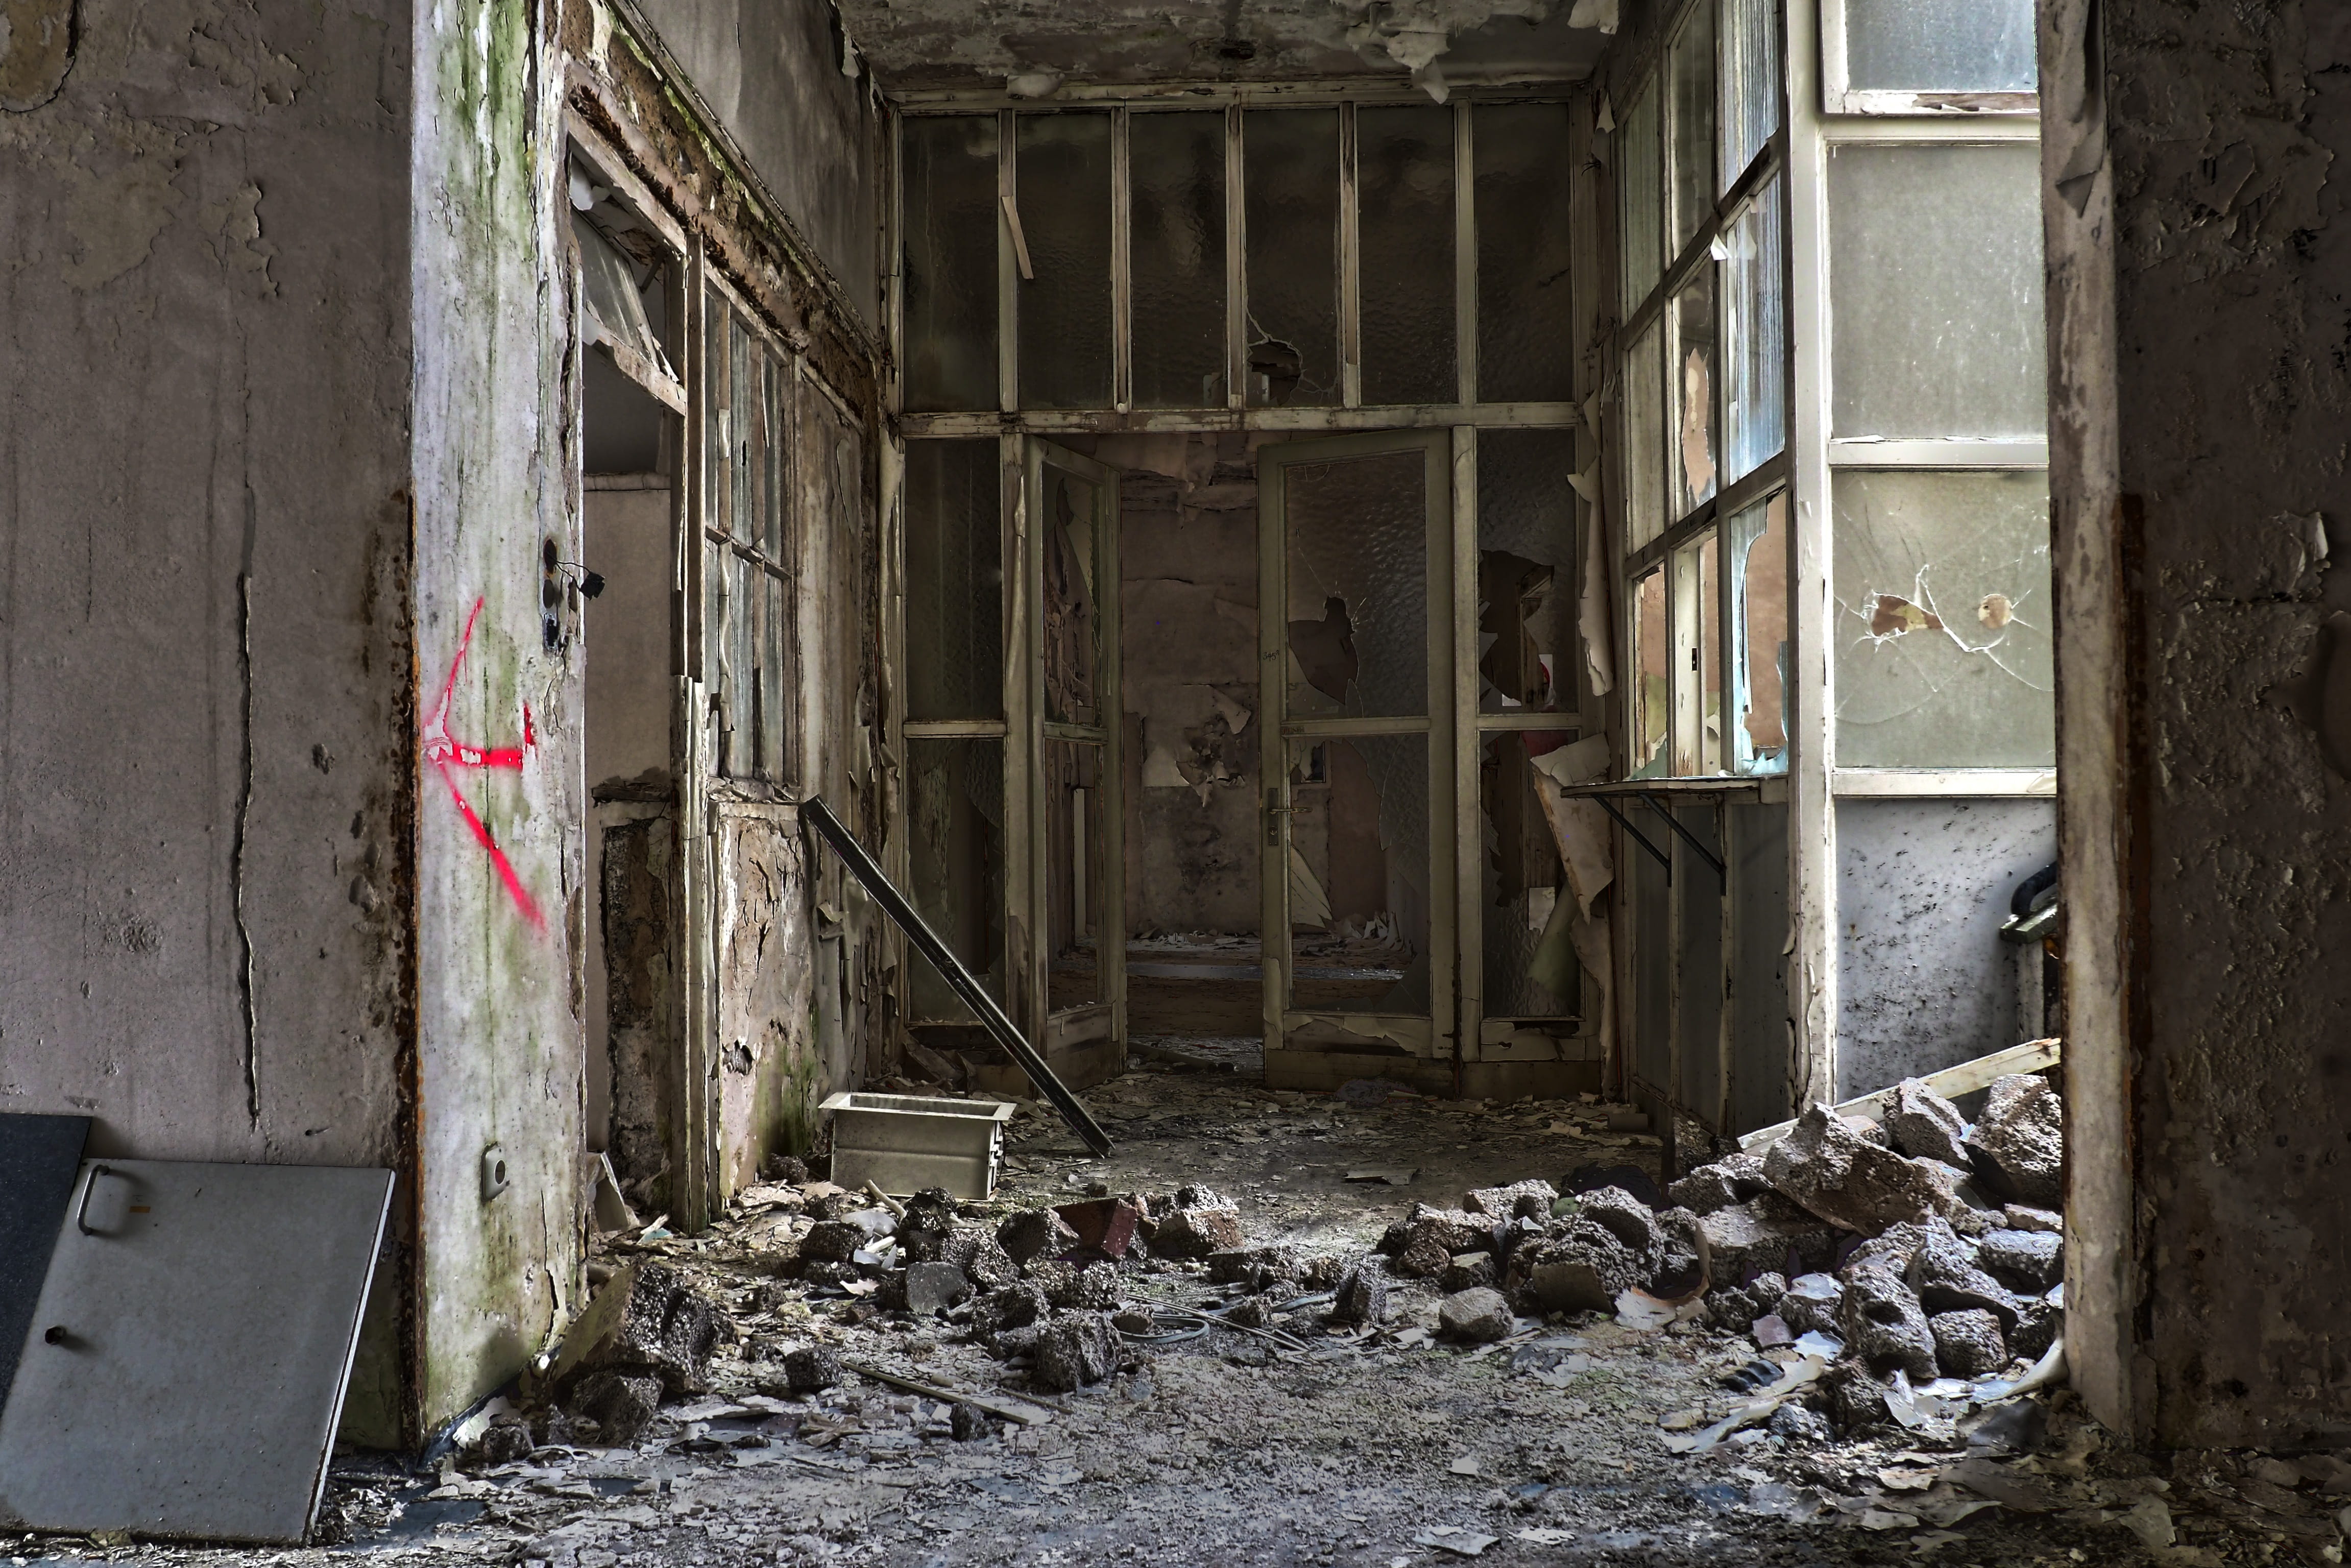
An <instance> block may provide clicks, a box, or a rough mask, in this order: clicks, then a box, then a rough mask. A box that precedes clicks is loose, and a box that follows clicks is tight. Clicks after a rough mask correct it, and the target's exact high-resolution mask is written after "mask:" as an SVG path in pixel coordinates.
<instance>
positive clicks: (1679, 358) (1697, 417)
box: [1666, 267, 1717, 521]
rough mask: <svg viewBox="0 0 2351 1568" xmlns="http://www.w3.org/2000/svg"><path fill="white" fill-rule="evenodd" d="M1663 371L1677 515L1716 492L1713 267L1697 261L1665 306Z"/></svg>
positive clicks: (1671, 491)
mask: <svg viewBox="0 0 2351 1568" xmlns="http://www.w3.org/2000/svg"><path fill="white" fill-rule="evenodd" d="M1666 325H1667V329H1668V332H1669V336H1668V337H1667V340H1666V366H1667V370H1666V374H1667V376H1668V377H1669V378H1670V379H1671V382H1672V387H1671V392H1672V394H1673V410H1674V424H1673V434H1672V436H1671V443H1670V446H1669V449H1668V451H1667V467H1668V469H1669V470H1670V472H1671V476H1672V477H1671V479H1670V481H1669V483H1668V485H1667V493H1668V494H1669V496H1670V497H1672V502H1673V505H1672V509H1671V515H1672V516H1673V517H1674V518H1675V519H1676V520H1677V521H1678V520H1679V519H1681V518H1682V517H1687V516H1688V515H1689V513H1690V512H1691V511H1692V510H1694V509H1695V508H1696V507H1698V505H1699V504H1700V503H1701V502H1704V501H1707V500H1709V499H1711V498H1712V497H1713V496H1714V490H1715V479H1716V476H1717V465H1716V463H1715V445H1714V429H1715V426H1714V378H1715V351H1714V269H1713V268H1712V267H1699V268H1698V271H1697V272H1695V273H1694V274H1692V275H1691V277H1690V280H1689V282H1687V283H1686V284H1684V285H1683V286H1682V291H1681V292H1680V293H1679V294H1677V295H1675V296H1674V298H1673V300H1672V302H1671V303H1670V304H1668V305H1667V308H1666Z"/></svg>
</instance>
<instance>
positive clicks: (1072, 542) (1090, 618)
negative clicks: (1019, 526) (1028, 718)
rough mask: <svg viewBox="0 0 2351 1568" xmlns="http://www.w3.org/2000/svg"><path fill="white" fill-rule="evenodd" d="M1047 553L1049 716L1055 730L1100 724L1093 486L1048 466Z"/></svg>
mask: <svg viewBox="0 0 2351 1568" xmlns="http://www.w3.org/2000/svg"><path fill="white" fill-rule="evenodd" d="M1044 473H1045V495H1044V509H1045V515H1044V517H1042V518H1041V519H1040V521H1041V523H1042V527H1041V528H1039V530H1038V544H1039V548H1040V549H1042V550H1043V551H1044V561H1043V566H1044V577H1045V596H1044V606H1043V609H1044V639H1045V716H1046V717H1047V718H1049V719H1050V720H1051V721H1052V722H1054V723H1056V724H1100V723H1101V722H1102V709H1101V706H1100V700H1101V699H1100V694H1099V692H1098V689H1097V687H1098V685H1099V661H1100V659H1101V656H1102V650H1101V643H1102V621H1101V614H1100V606H1099V605H1098V603H1097V602H1096V601H1095V599H1094V512H1095V505H1096V497H1095V494H1094V486H1093V485H1092V482H1090V481H1088V480H1085V479H1082V478H1080V477H1079V476H1077V475H1075V474H1072V473H1071V472H1070V471H1069V470H1067V469H1065V468H1056V467H1054V466H1053V465H1051V464H1050V463H1048V464H1046V465H1044Z"/></svg>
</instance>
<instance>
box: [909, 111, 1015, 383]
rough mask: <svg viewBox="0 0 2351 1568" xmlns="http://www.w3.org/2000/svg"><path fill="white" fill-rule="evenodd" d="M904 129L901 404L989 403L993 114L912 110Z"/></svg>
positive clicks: (996, 220)
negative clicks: (913, 113)
mask: <svg viewBox="0 0 2351 1568" xmlns="http://www.w3.org/2000/svg"><path fill="white" fill-rule="evenodd" d="M902 134H903V138H904V140H903V143H902V145H903V148H904V153H903V163H904V176H903V179H904V198H903V202H904V211H903V219H902V221H903V226H904V254H903V257H902V266H903V268H904V282H903V291H902V292H903V300H904V320H905V330H904V333H903V334H902V336H901V338H900V341H901V342H902V343H903V344H904V350H905V356H906V361H905V363H906V370H905V402H906V407H907V408H908V409H909V410H910V411H914V412H926V411H931V410H938V409H977V408H994V407H995V406H996V405H997V382H996V236H997V231H998V226H999V225H1001V224H1002V223H1003V221H1004V220H1003V216H1002V211H1001V208H1000V207H999V205H998V202H997V178H996V141H997V136H996V117H995V116H994V115H992V114H955V115H937V116H920V117H916V118H914V119H910V120H906V121H905V129H904V132H903V133H902Z"/></svg>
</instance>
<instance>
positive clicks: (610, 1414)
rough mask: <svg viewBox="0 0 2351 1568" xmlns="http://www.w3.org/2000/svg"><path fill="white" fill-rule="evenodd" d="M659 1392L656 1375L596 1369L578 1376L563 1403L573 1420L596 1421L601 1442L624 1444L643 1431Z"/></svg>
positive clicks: (656, 1405)
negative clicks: (597, 1370)
mask: <svg viewBox="0 0 2351 1568" xmlns="http://www.w3.org/2000/svg"><path fill="white" fill-rule="evenodd" d="M661 1396H662V1385H661V1379H660V1378H658V1377H632V1376H630V1375H627V1374H626V1373H621V1372H596V1373H590V1374H589V1375H587V1376H586V1377H583V1378H581V1379H580V1383H579V1385H577V1386H576V1387H574V1388H573V1389H572V1390H571V1394H570V1396H569V1398H568V1399H567V1400H566V1401H565V1404H566V1406H568V1407H569V1410H570V1413H571V1415H572V1416H573V1418H574V1419H575V1420H589V1421H593V1422H595V1423H596V1441H597V1443H598V1444H599V1445H600V1446H601V1447H604V1448H628V1447H630V1446H632V1444H634V1443H635V1442H636V1440H637V1439H638V1438H639V1437H643V1435H644V1430H645V1428H646V1427H648V1426H650V1425H651V1424H652V1422H653V1414H654V1412H656V1411H657V1410H659V1409H660V1408H661Z"/></svg>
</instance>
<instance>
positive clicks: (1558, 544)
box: [1478, 430, 1577, 713]
mask: <svg viewBox="0 0 2351 1568" xmlns="http://www.w3.org/2000/svg"><path fill="white" fill-rule="evenodd" d="M1574 468H1575V433H1574V432H1573V431H1569V430H1481V431H1479V433H1478V600H1479V604H1478V644H1479V646H1478V674H1479V682H1478V706H1479V711H1480V712H1484V713H1511V712H1518V711H1531V712H1536V713H1548V712H1553V711H1556V710H1557V709H1559V708H1561V707H1562V706H1564V707H1567V708H1570V709H1573V707H1574V706H1576V694H1575V685H1574V677H1573V674H1572V671H1573V658H1574V653H1575V613H1576V594H1577V589H1576V576H1575V564H1576V560H1577V556H1576V549H1575V492H1574V491H1573V489H1571V488H1570V487H1569V486H1568V483H1567V476H1568V475H1569V474H1571V473H1573V471H1574ZM1562 684H1564V688H1565V689H1564V690H1562Z"/></svg>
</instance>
